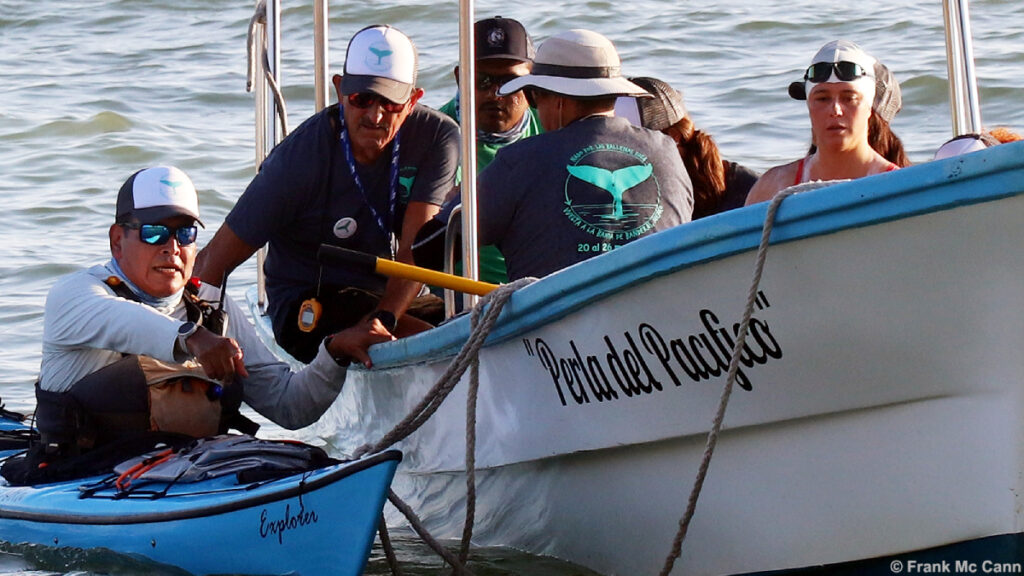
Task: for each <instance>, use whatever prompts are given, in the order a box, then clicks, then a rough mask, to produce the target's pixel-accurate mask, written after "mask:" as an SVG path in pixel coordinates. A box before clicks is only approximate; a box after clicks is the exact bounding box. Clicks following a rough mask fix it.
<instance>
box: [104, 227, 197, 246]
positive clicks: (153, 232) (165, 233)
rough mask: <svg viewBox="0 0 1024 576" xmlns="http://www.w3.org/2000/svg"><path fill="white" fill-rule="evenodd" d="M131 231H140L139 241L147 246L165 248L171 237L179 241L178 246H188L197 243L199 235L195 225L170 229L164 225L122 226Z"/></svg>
mask: <svg viewBox="0 0 1024 576" xmlns="http://www.w3.org/2000/svg"><path fill="white" fill-rule="evenodd" d="M121 226H124V227H125V228H128V229H129V230H138V231H139V240H142V241H143V242H145V243H146V244H149V245H151V246H163V245H164V244H167V241H168V240H170V239H171V235H172V234H173V235H174V239H175V240H177V241H178V246H188V245H190V244H192V243H193V242H195V241H196V236H197V235H198V234H199V229H198V228H196V226H195V225H194V224H192V225H190V226H181V227H179V228H175V229H174V230H172V229H170V228H169V227H167V226H164V225H163V224H133V223H127V224H121Z"/></svg>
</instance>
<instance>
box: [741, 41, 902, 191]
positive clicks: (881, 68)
mask: <svg viewBox="0 0 1024 576" xmlns="http://www.w3.org/2000/svg"><path fill="white" fill-rule="evenodd" d="M789 95H790V97H791V98H793V99H795V100H806V101H807V110H808V114H809V116H810V119H811V148H810V150H809V151H808V153H807V155H806V156H805V157H803V158H801V159H799V160H797V161H794V162H790V163H789V164H784V165H781V166H776V167H774V168H771V169H769V170H768V171H767V172H765V173H764V176H762V177H761V179H759V180H758V181H757V184H755V185H754V188H753V189H752V190H751V191H750V195H749V196H748V197H747V204H754V203H756V202H765V201H767V200H771V199H772V198H774V197H775V195H776V194H778V193H779V192H780V191H781V190H783V189H785V188H789V187H790V186H795V185H797V184H802V183H804V182H813V181H828V180H850V179H854V178H863V177H864V176H871V175H873V174H881V173H883V172H889V171H892V170H896V169H898V168H903V167H904V166H907V165H909V164H910V162H909V161H908V160H907V155H906V153H905V152H904V150H903V143H902V142H900V139H899V138H897V137H896V135H895V134H893V132H892V130H891V129H890V127H889V123H890V122H892V119H893V117H895V116H896V113H897V112H899V110H900V108H901V106H902V104H903V101H902V98H901V95H900V85H899V83H897V82H896V78H895V77H893V75H892V72H890V71H889V69H888V68H886V67H885V65H883V64H882V63H881V62H879V61H878V60H877V59H875V58H874V57H873V56H871V55H869V54H868V53H866V52H864V50H863V49H861V47H860V46H857V45H856V44H854V43H853V42H850V41H848V40H835V41H833V42H829V43H828V44H825V45H824V46H822V47H821V49H820V50H818V53H817V54H815V56H814V58H813V59H812V60H811V65H810V66H809V67H808V68H807V71H806V72H805V73H804V77H803V80H800V81H797V82H793V83H792V84H790V86H789Z"/></svg>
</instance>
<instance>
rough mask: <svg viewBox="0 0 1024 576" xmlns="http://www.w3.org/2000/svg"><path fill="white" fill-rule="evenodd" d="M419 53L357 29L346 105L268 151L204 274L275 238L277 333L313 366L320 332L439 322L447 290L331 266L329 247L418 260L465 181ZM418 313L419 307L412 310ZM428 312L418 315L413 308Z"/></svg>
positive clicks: (228, 267) (270, 277)
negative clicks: (435, 220) (431, 223)
mask: <svg viewBox="0 0 1024 576" xmlns="http://www.w3.org/2000/svg"><path fill="white" fill-rule="evenodd" d="M416 65H417V57H416V49H415V46H414V45H413V43H412V41H411V40H410V39H409V38H408V37H407V36H405V35H404V34H402V33H401V32H400V31H398V30H397V29H395V28H392V27H390V26H370V27H367V28H364V29H363V30H360V31H359V32H357V33H356V34H355V35H354V36H353V37H352V40H351V41H350V42H349V46H348V49H347V51H346V59H345V68H344V72H345V73H344V75H343V76H335V77H334V82H335V88H336V90H337V92H338V100H339V102H338V104H337V105H335V106H329V107H328V108H326V109H324V110H322V111H321V112H319V113H317V114H316V115H314V116H312V117H311V118H309V119H308V120H307V121H306V122H304V123H303V124H302V125H301V126H299V127H298V128H297V129H296V130H295V131H294V132H292V133H291V134H289V135H288V136H287V137H286V138H285V139H284V140H283V141H282V142H281V143H280V144H278V145H277V147H275V148H274V150H273V151H272V152H271V154H270V155H269V156H268V157H267V159H266V160H265V161H264V162H263V165H262V166H261V167H260V171H259V174H257V175H256V177H255V178H253V180H252V182H251V183H250V184H249V187H248V188H247V189H246V191H245V193H244V194H243V195H242V197H241V198H239V200H238V202H237V203H236V204H235V207H234V208H233V209H232V210H231V212H230V213H229V214H228V216H227V218H226V219H225V221H224V225H223V226H222V227H221V229H220V230H218V231H217V234H216V236H214V238H213V240H212V241H211V242H210V243H209V244H208V245H207V246H206V247H205V248H204V249H203V250H202V251H201V252H200V253H199V256H198V260H197V263H196V270H197V273H198V275H199V276H200V277H201V278H202V279H203V281H204V282H208V283H213V284H220V282H221V279H222V278H223V277H224V276H225V274H227V273H230V272H231V271H232V270H234V268H235V267H236V266H238V265H239V264H240V263H241V262H243V261H245V260H246V259H247V258H249V256H251V255H252V254H253V253H254V252H255V251H256V250H257V249H258V248H259V247H260V246H263V245H264V244H266V245H267V246H268V254H267V261H266V263H265V265H264V271H265V273H266V279H267V293H268V295H269V312H270V316H271V318H272V321H273V328H274V336H275V338H276V339H277V342H278V343H279V344H281V346H282V347H283V348H284V349H285V350H287V351H288V352H289V353H291V354H292V355H293V356H294V357H295V358H297V359H299V360H302V361H304V362H309V361H310V360H312V358H313V357H314V356H315V354H316V350H317V348H318V346H319V345H320V342H321V340H323V338H324V337H325V336H327V335H328V334H331V333H333V332H335V331H337V330H338V329H340V328H344V327H346V326H350V325H352V324H354V323H356V322H358V321H359V320H360V319H361V318H363V317H365V316H366V315H368V314H369V315H372V316H373V317H375V318H377V319H379V320H380V321H381V323H382V324H384V326H385V327H386V328H388V330H390V331H392V332H393V333H394V334H395V335H396V336H399V337H401V336H406V335H409V334H413V333H415V332H417V331H420V330H423V329H425V328H428V327H429V326H430V325H429V324H428V323H427V322H424V320H429V321H439V320H440V319H442V315H440V314H438V315H436V316H437V317H436V318H433V317H431V315H430V314H429V312H430V309H429V306H424V304H428V305H429V304H431V302H424V300H430V299H433V300H436V301H437V302H435V303H434V304H435V307H436V309H438V310H439V309H440V305H441V303H440V300H439V299H437V298H436V297H430V298H423V297H421V298H417V294H418V293H419V291H420V288H421V284H419V283H417V282H413V281H409V280H403V279H399V278H390V279H387V280H385V279H383V278H381V277H379V276H377V275H375V274H373V273H370V272H367V271H363V270H357V269H354V268H352V267H346V266H338V265H333V264H330V263H322V262H320V261H319V260H318V258H317V253H318V250H319V248H320V246H321V245H322V244H327V245H331V246H336V247H341V248H348V249H352V250H358V251H360V252H364V253H368V254H372V255H374V256H378V257H381V258H387V259H392V260H397V261H399V262H404V263H406V264H412V263H413V259H412V242H413V239H414V238H415V237H416V233H417V232H418V231H419V229H420V227H422V226H423V223H424V222H427V221H428V220H430V218H431V217H433V216H434V214H436V213H437V212H438V210H439V209H440V205H441V204H442V202H443V201H444V198H445V196H446V195H447V194H448V192H449V191H450V190H451V189H452V186H454V183H455V173H456V168H457V167H458V157H459V129H458V125H456V124H455V123H454V122H453V121H452V120H451V119H449V118H448V117H446V116H444V115H443V114H441V113H439V112H437V111H436V110H432V109H430V108H427V107H426V106H423V105H422V104H419V103H418V101H419V99H420V97H422V95H423V90H422V89H421V88H417V87H416ZM413 312H416V313H417V314H413ZM417 315H418V316H419V317H418V318H417V317H414V316H417Z"/></svg>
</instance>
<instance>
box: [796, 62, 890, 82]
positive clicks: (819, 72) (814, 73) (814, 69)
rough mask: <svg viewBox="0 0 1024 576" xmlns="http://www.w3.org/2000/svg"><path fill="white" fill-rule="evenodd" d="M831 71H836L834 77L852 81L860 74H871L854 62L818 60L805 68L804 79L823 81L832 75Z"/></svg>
mask: <svg viewBox="0 0 1024 576" xmlns="http://www.w3.org/2000/svg"><path fill="white" fill-rule="evenodd" d="M833 71H835V73H836V78H839V80H841V81H843V82H853V81H854V80H856V79H857V78H860V77H861V76H873V74H870V73H869V72H868V71H867V69H866V68H864V67H863V66H861V65H860V64H857V63H856V62H846V61H842V62H818V63H815V64H811V65H810V66H809V67H808V68H807V72H806V73H805V74H804V80H810V81H811V82H814V83H815V84H818V83H821V82H825V81H827V80H828V79H829V77H830V76H832V72H833Z"/></svg>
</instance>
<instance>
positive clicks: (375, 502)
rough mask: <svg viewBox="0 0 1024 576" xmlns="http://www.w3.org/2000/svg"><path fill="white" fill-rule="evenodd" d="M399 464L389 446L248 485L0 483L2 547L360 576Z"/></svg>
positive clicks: (237, 570)
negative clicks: (91, 551) (85, 551)
mask: <svg viewBox="0 0 1024 576" xmlns="http://www.w3.org/2000/svg"><path fill="white" fill-rule="evenodd" d="M5 424H9V422H8V423H5ZM10 455H11V452H7V453H6V454H5V455H4V456H10ZM401 458H402V456H401V453H400V452H398V451H394V450H391V451H387V452H382V453H379V454H375V455H372V456H368V457H364V458H362V459H360V460H356V461H353V462H342V463H337V464H331V465H328V466H326V467H323V468H318V469H315V470H311V471H306V472H302V473H299V474H292V475H289V476H285V477H280V478H274V479H268V480H262V481H250V482H241V481H240V480H239V478H240V477H242V476H241V475H238V474H225V475H221V476H217V477H213V478H208V479H202V480H199V481H194V482H187V483H186V482H167V481H160V480H152V479H147V480H145V481H142V480H138V481H136V484H137V486H133V487H132V489H130V490H126V489H124V488H125V487H124V486H121V487H120V488H119V487H118V486H116V485H115V483H114V482H113V481H111V476H107V477H91V478H84V479H79V480H73V481H66V482H55V483H50V484H42V485H35V486H11V485H0V541H5V542H9V543H12V544H38V545H44V546H54V547H71V548H82V549H89V548H106V549H109V550H112V551H114V552H117V553H120V554H126V555H129V556H134V557H140V558H143V559H146V560H148V561H151V562H154V563H157V564H164V565H169V566H174V567H178V568H181V569H184V570H186V571H188V572H191V573H193V574H299V575H319V574H331V575H352V576H358V575H360V574H362V572H363V569H364V568H365V566H366V562H367V559H368V558H369V555H370V550H371V547H372V545H373V541H374V537H375V534H376V529H377V525H378V521H379V520H380V518H381V511H382V509H383V506H384V500H385V498H386V497H387V493H388V490H389V487H390V485H391V481H392V479H393V477H394V474H395V469H396V467H397V466H398V463H399V461H400V460H401Z"/></svg>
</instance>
